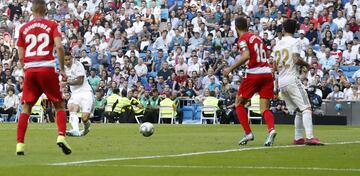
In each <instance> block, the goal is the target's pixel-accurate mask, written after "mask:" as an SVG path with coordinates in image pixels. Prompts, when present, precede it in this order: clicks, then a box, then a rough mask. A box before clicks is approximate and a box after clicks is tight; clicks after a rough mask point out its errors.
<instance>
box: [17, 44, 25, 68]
mask: <svg viewBox="0 0 360 176" xmlns="http://www.w3.org/2000/svg"><path fill="white" fill-rule="evenodd" d="M24 51H25V48H24V47H19V48H18V53H19V61H20V63H21V66H22V67H24V57H25V52H24Z"/></svg>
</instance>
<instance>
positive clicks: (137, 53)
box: [125, 50, 140, 58]
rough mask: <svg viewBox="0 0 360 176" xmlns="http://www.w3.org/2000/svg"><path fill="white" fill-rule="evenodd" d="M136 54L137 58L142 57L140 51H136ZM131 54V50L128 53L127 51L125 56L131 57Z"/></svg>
mask: <svg viewBox="0 0 360 176" xmlns="http://www.w3.org/2000/svg"><path fill="white" fill-rule="evenodd" d="M134 52H135V56H136V57H137V58H139V56H140V54H139V51H138V50H134ZM130 53H131V50H128V51H126V53H125V55H127V56H128V57H130Z"/></svg>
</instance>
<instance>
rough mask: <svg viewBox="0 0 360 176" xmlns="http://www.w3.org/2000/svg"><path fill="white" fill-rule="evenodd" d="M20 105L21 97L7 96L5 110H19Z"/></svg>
mask: <svg viewBox="0 0 360 176" xmlns="http://www.w3.org/2000/svg"><path fill="white" fill-rule="evenodd" d="M18 104H19V97H18V96H17V95H15V94H13V95H12V96H9V95H6V97H5V98H4V108H11V107H13V108H17V105H18Z"/></svg>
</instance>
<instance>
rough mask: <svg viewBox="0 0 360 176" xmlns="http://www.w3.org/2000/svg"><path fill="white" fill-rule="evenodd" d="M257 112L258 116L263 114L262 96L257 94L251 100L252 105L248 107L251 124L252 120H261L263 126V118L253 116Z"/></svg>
mask: <svg viewBox="0 0 360 176" xmlns="http://www.w3.org/2000/svg"><path fill="white" fill-rule="evenodd" d="M250 111H252V112H255V113H258V114H261V112H260V96H259V95H258V94H255V95H254V96H253V98H251V105H250V106H249V107H248V117H249V123H251V120H260V124H262V116H261V115H260V116H251V113H250Z"/></svg>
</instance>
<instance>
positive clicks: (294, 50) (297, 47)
mask: <svg viewBox="0 0 360 176" xmlns="http://www.w3.org/2000/svg"><path fill="white" fill-rule="evenodd" d="M292 53H298V54H300V53H301V44H300V40H298V41H297V42H296V43H295V44H294V46H293V47H292Z"/></svg>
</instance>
